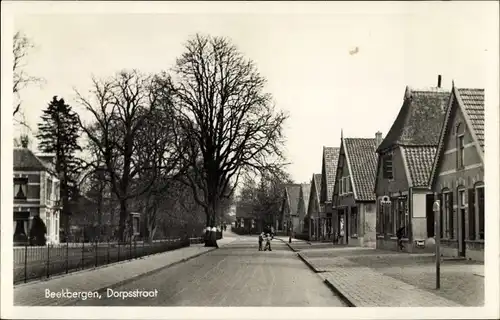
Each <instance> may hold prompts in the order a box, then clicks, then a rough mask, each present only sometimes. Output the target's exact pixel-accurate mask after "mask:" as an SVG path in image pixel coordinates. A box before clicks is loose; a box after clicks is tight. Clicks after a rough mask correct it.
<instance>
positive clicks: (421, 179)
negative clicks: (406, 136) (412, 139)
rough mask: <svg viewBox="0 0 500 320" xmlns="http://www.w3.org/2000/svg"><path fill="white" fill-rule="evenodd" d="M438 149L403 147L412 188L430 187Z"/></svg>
mask: <svg viewBox="0 0 500 320" xmlns="http://www.w3.org/2000/svg"><path fill="white" fill-rule="evenodd" d="M436 150H437V147H403V152H404V154H405V159H406V163H407V165H408V171H409V172H410V176H411V181H412V186H413V187H424V186H428V182H429V177H430V175H431V171H432V166H433V163H434V157H435V155H436Z"/></svg>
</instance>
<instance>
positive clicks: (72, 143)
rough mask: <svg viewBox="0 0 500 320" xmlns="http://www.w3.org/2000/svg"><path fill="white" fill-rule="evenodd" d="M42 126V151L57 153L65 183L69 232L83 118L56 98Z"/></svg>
mask: <svg viewBox="0 0 500 320" xmlns="http://www.w3.org/2000/svg"><path fill="white" fill-rule="evenodd" d="M41 118H42V119H41V122H40V123H39V124H38V134H37V138H38V139H39V147H38V148H39V149H40V151H42V152H46V153H55V155H56V163H55V168H56V171H57V173H58V174H59V178H60V180H61V182H60V186H61V190H60V199H62V205H63V209H62V217H61V218H62V219H61V220H62V224H63V228H64V230H66V231H67V229H68V227H69V226H68V216H69V215H70V214H71V211H70V208H69V201H70V199H72V198H74V197H75V192H76V181H75V178H76V177H77V175H78V168H79V164H78V161H77V158H76V156H75V152H76V151H80V150H82V149H81V147H80V146H79V145H78V138H79V136H80V129H79V117H78V114H76V113H75V112H74V111H73V110H72V108H71V106H69V105H68V104H66V103H65V101H64V99H62V98H61V99H57V96H54V97H53V99H52V101H50V103H49V105H48V107H47V109H45V110H44V111H43V115H42V117H41Z"/></svg>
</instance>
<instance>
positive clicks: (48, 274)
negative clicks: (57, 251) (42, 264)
mask: <svg viewBox="0 0 500 320" xmlns="http://www.w3.org/2000/svg"><path fill="white" fill-rule="evenodd" d="M48 277H50V243H47V278H48Z"/></svg>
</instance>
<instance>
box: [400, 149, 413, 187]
mask: <svg viewBox="0 0 500 320" xmlns="http://www.w3.org/2000/svg"><path fill="white" fill-rule="evenodd" d="M400 149H401V156H402V157H401V158H402V159H403V167H404V169H405V174H406V181H408V187H410V188H411V187H413V179H412V178H411V173H410V169H409V168H408V160H407V159H406V152H405V148H404V147H403V146H401V147H400Z"/></svg>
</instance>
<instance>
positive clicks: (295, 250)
mask: <svg viewBox="0 0 500 320" xmlns="http://www.w3.org/2000/svg"><path fill="white" fill-rule="evenodd" d="M276 239H278V240H280V241H281V242H283V243H284V244H286V245H287V246H288V248H290V250H292V251H293V252H299V250H297V249H295V248H294V247H292V246H291V245H290V244H289V243H288V242H286V241H285V240H283V239H281V238H276Z"/></svg>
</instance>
